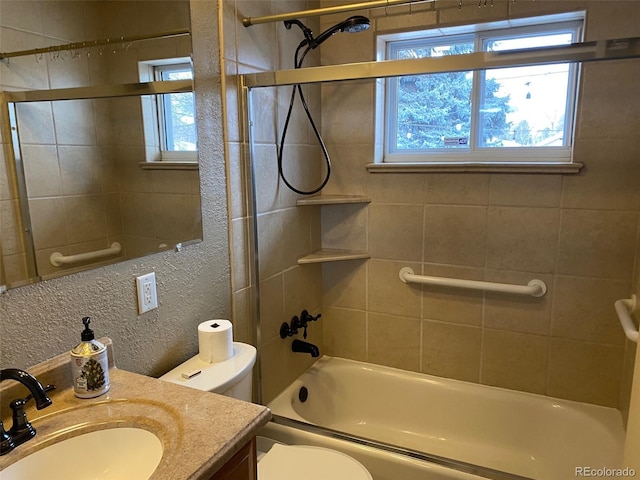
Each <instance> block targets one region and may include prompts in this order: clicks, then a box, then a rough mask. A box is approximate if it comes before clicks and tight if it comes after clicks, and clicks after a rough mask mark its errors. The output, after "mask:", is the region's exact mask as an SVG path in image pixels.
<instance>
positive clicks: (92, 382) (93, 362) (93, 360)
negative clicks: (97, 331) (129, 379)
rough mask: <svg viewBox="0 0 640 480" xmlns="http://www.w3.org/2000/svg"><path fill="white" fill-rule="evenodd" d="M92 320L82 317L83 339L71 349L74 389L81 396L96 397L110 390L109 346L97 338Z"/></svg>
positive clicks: (77, 395)
mask: <svg viewBox="0 0 640 480" xmlns="http://www.w3.org/2000/svg"><path fill="white" fill-rule="evenodd" d="M90 322H91V318H89V317H84V318H83V319H82V323H83V324H84V330H83V331H82V334H81V335H80V339H81V340H82V341H81V342H80V343H79V344H78V345H76V346H75V348H74V349H73V350H71V369H72V372H73V391H74V392H75V395H76V397H79V398H94V397H97V396H99V395H102V394H103V393H105V392H107V391H108V390H109V360H108V358H107V347H105V346H104V345H103V344H102V343H100V342H98V341H97V340H96V339H95V337H94V335H93V330H91V329H90V328H89V323H90Z"/></svg>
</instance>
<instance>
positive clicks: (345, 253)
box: [298, 248, 371, 265]
mask: <svg viewBox="0 0 640 480" xmlns="http://www.w3.org/2000/svg"><path fill="white" fill-rule="evenodd" d="M363 258H371V255H369V253H368V252H359V251H356V250H339V249H333V248H322V249H320V250H316V251H315V252H312V253H310V254H309V255H305V256H304V257H300V258H299V259H298V265H308V264H310V263H326V262H342V261H344V260H359V259H363Z"/></svg>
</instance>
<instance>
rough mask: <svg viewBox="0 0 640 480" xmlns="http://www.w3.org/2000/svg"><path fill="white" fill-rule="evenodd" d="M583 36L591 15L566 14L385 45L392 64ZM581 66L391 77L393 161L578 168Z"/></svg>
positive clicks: (388, 101) (388, 102)
mask: <svg viewBox="0 0 640 480" xmlns="http://www.w3.org/2000/svg"><path fill="white" fill-rule="evenodd" d="M514 23H515V26H514ZM581 32H582V14H571V15H567V14H565V15H555V16H549V17H543V18H540V17H538V18H536V19H523V20H518V21H514V20H511V21H510V22H509V24H507V23H506V22H497V23H492V24H490V25H472V26H468V27H454V28H450V29H446V28H443V29H438V30H437V31H424V32H412V33H404V34H393V35H387V36H381V37H379V46H380V50H383V53H384V55H385V58H387V59H408V58H425V57H438V56H444V55H460V54H467V53H473V52H498V51H503V50H516V49H523V48H534V47H547V46H555V45H568V44H570V43H574V42H579V41H581ZM577 68H578V67H577V64H575V63H573V64H572V63H564V64H552V65H532V66H522V67H509V68H500V69H491V70H481V71H466V72H452V73H437V74H425V75H413V76H403V77H394V78H391V79H388V80H387V81H386V88H385V89H384V92H383V93H384V94H383V95H382V97H383V98H384V111H385V115H384V119H385V122H384V133H383V135H384V142H383V143H384V151H383V155H384V161H385V162H439V163H440V162H472V163H476V162H477V163H485V162H505V163H506V162H536V161H543V162H570V161H571V151H572V148H571V147H572V136H573V120H574V114H575V103H576V102H575V100H576V90H577ZM379 93H380V92H379ZM379 97H380V96H379ZM379 101H380V100H379ZM379 108H380V106H379ZM378 131H379V133H381V132H382V130H378Z"/></svg>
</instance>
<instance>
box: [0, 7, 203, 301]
mask: <svg viewBox="0 0 640 480" xmlns="http://www.w3.org/2000/svg"><path fill="white" fill-rule="evenodd" d="M188 29H189V1H188V0H173V1H171V0H158V1H149V0H140V1H130V0H129V1H110V2H95V1H92V0H86V1H74V2H68V1H57V0H47V1H42V2H22V1H19V0H16V1H14V0H0V38H1V39H2V44H0V52H1V53H0V58H1V60H0V83H1V85H0V88H1V89H2V92H3V93H2V99H1V100H2V101H1V102H0V103H1V104H2V112H1V113H2V115H1V119H0V122H2V125H1V126H2V129H1V132H2V143H3V150H2V154H3V155H2V157H0V260H1V261H0V288H13V287H17V286H20V285H25V284H29V283H33V282H35V281H39V280H46V279H49V278H54V277H57V276H60V275H65V274H69V273H74V272H77V271H81V270H86V269H89V268H95V267H98V266H102V265H106V264H110V263H114V262H118V261H123V260H128V259H132V258H136V257H140V256H142V255H147V254H151V253H155V252H158V251H162V250H166V249H174V248H181V246H182V245H184V244H185V243H190V242H195V241H200V240H201V239H202V220H201V210H200V187H199V185H200V181H199V173H198V163H197V151H196V150H195V149H196V146H195V123H194V121H195V115H194V112H193V108H194V105H193V93H192V92H190V91H189V90H191V80H185V79H186V78H190V77H189V76H188V75H190V74H191V72H190V63H189V62H190V61H189V59H190V56H191V38H190V36H189V35H188ZM47 47H48V48H47ZM43 50H45V51H43ZM18 54H19V55H18ZM185 65H186V67H185ZM156 69H157V72H159V73H157V74H156ZM167 72H169V73H167ZM187 74H188V75H187ZM184 75H187V76H186V77H185V76H184ZM173 77H175V78H176V79H178V81H175V82H172V81H171V80H173ZM156 81H157V82H156ZM140 82H143V83H144V84H146V85H148V86H149V88H148V89H145V88H139V86H140V84H141V83H140ZM148 82H153V83H148ZM131 84H139V85H138V86H135V87H133V86H132V85H131ZM168 84H171V85H172V86H167V85H168ZM173 85H178V86H176V87H173ZM189 109H190V112H187V110H189ZM163 122H164V123H163ZM167 145H169V146H168V147H167Z"/></svg>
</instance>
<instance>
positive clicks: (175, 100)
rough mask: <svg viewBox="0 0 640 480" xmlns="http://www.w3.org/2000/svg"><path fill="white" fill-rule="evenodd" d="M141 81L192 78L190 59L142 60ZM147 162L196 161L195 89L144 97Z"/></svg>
mask: <svg viewBox="0 0 640 480" xmlns="http://www.w3.org/2000/svg"><path fill="white" fill-rule="evenodd" d="M139 68H140V80H141V81H143V82H150V81H175V80H188V79H192V78H193V69H192V67H191V62H190V60H189V59H188V58H173V59H163V60H156V61H146V62H140V64H139ZM142 113H143V121H144V125H145V144H146V146H147V162H160V161H164V162H197V132H196V117H195V98H194V95H193V92H181V93H167V94H162V95H154V96H150V97H145V98H143V99H142Z"/></svg>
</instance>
